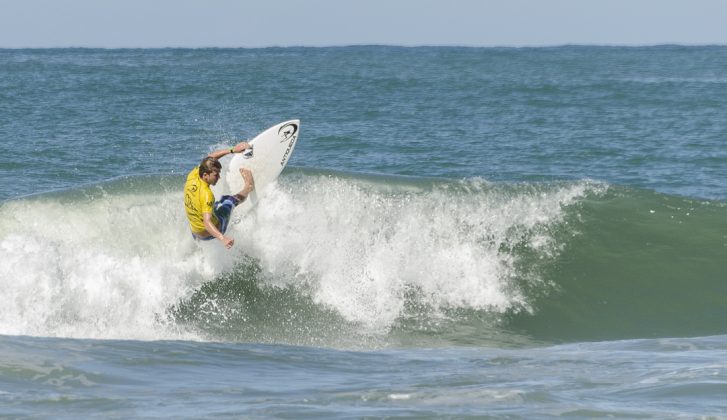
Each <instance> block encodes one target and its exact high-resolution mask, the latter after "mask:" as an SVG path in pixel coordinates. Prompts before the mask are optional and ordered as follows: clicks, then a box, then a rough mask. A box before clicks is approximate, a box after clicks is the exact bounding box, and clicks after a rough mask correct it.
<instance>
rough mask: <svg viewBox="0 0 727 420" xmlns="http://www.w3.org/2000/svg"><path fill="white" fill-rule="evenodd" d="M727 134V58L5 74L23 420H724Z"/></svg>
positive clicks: (68, 64)
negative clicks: (224, 186) (195, 199)
mask: <svg viewBox="0 0 727 420" xmlns="http://www.w3.org/2000/svg"><path fill="white" fill-rule="evenodd" d="M726 112H727V47H721V46H703V47H700V46H689V47H687V46H671V45H665V46H652V47H605V46H603V47H595V46H593V47H592V46H562V47H552V48H458V47H416V48H404V47H387V46H351V47H330V48H264V49H138V50H135V49H120V50H103V49H5V50H0V173H1V174H2V180H3V182H2V183H0V214H2V218H0V250H1V253H0V255H2V257H1V259H2V262H1V263H0V417H3V418H6V417H8V418H16V417H20V418H22V417H52V418H85V417H112V418H119V417H120V418H128V417H131V418H270V417H275V418H280V417H282V418H301V417H303V418H306V417H307V418H380V417H413V418H442V417H445V418H466V417H477V418H483V417H484V418H487V417H508V418H549V417H561V416H564V417H575V418H593V417H625V418H684V417H686V418H695V417H725V416H727V402H725V398H724V395H725V393H727V323H725V320H726V319H727V278H726V275H727V148H725V145H726V144H727V118H726V117H725V116H726V115H727V113H726ZM293 118H299V119H300V120H301V128H300V137H299V139H298V143H297V146H296V149H295V152H294V154H293V156H292V158H291V159H290V161H289V165H288V166H287V167H286V169H285V170H284V171H283V173H282V175H281V177H280V178H279V179H278V182H277V183H275V184H274V185H272V186H271V187H270V188H269V189H268V190H267V191H266V195H265V197H264V198H263V199H262V200H261V201H260V202H259V203H258V204H257V206H255V207H254V208H253V209H252V210H250V211H249V212H247V213H236V214H235V216H234V218H233V222H232V225H231V228H230V231H229V233H230V236H232V237H234V238H235V246H234V247H233V248H232V249H231V250H226V249H224V248H223V247H222V246H221V245H220V244H219V243H196V242H195V241H194V240H193V239H192V237H191V235H190V234H189V229H188V226H187V222H186V218H185V214H184V207H183V201H182V186H183V184H184V179H185V176H186V174H187V173H188V172H189V171H190V170H191V169H192V168H193V167H194V166H195V165H197V164H198V162H199V161H200V160H201V158H202V157H204V156H205V155H206V153H208V152H210V151H212V150H214V149H216V148H220V147H230V146H231V145H234V144H236V143H237V142H239V141H242V140H245V139H249V138H252V137H254V136H255V135H256V134H257V133H259V132H261V131H263V130H264V129H266V128H267V127H269V126H272V125H274V124H277V123H279V122H281V121H285V120H288V119H293ZM226 162H227V161H226V160H225V159H223V165H224V164H225V163H226Z"/></svg>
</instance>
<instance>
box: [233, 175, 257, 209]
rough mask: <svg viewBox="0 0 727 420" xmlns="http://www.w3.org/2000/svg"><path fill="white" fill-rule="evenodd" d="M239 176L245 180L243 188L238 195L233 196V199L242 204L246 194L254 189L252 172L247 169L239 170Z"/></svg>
mask: <svg viewBox="0 0 727 420" xmlns="http://www.w3.org/2000/svg"><path fill="white" fill-rule="evenodd" d="M240 175H242V179H244V180H245V186H244V187H243V188H242V190H241V191H240V192H239V193H237V194H235V197H236V198H237V199H238V200H239V203H242V202H243V201H245V199H246V198H247V196H248V194H250V192H251V191H252V190H253V189H255V180H254V179H253V177H252V171H251V170H250V169H248V168H240ZM239 203H238V204H239Z"/></svg>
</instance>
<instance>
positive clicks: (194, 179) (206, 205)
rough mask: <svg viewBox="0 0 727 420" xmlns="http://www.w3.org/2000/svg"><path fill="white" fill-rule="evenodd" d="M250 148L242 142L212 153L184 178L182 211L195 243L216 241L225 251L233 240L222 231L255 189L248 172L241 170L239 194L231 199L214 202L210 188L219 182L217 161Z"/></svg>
mask: <svg viewBox="0 0 727 420" xmlns="http://www.w3.org/2000/svg"><path fill="white" fill-rule="evenodd" d="M251 148H252V146H251V145H250V143H248V142H245V141H243V142H241V143H238V144H237V145H235V146H233V147H231V148H229V149H222V150H216V151H214V152H212V153H210V154H209V155H207V157H205V158H204V159H202V162H200V164H199V166H197V167H195V168H194V169H192V171H190V172H189V174H188V175H187V182H186V183H185V184H184V208H185V210H186V212H187V219H189V227H190V228H191V229H192V236H194V238H195V239H201V240H203V241H207V240H211V239H219V240H220V241H222V243H223V244H224V245H225V248H228V249H229V248H231V247H232V245H234V243H235V240H234V239H232V238H230V237H229V236H225V231H226V230H227V225H228V224H229V222H230V216H231V214H232V209H234V208H235V207H237V205H238V204H240V203H242V202H243V201H245V199H246V198H247V196H248V194H250V192H251V191H252V190H253V189H254V188H255V182H254V180H253V178H252V172H251V171H250V170H249V169H247V168H241V169H240V175H242V178H243V179H244V180H245V186H244V187H243V189H242V191H240V192H239V193H237V194H235V195H223V196H222V197H221V198H220V199H219V201H215V195H214V194H213V193H212V189H210V185H215V184H217V181H219V179H220V170H221V169H222V165H221V164H220V161H219V159H220V158H221V157H223V156H226V155H229V154H231V153H242V152H244V151H245V150H248V149H251Z"/></svg>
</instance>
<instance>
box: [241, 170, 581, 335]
mask: <svg viewBox="0 0 727 420" xmlns="http://www.w3.org/2000/svg"><path fill="white" fill-rule="evenodd" d="M485 186H486V184H484V183H482V182H477V181H473V182H472V183H470V185H462V186H458V188H457V189H456V191H451V188H447V187H441V188H437V189H434V190H430V191H424V190H421V191H404V190H403V189H399V190H398V191H397V192H391V191H389V188H388V187H387V186H377V185H375V184H367V183H364V182H360V181H351V180H342V179H336V178H329V177H316V178H311V177H307V178H301V179H300V181H299V182H296V183H294V184H290V185H287V186H286V187H285V188H276V189H273V190H272V191H270V192H269V194H268V196H266V198H265V200H262V201H261V202H260V204H259V205H258V207H257V208H256V210H255V211H254V212H253V213H252V214H251V216H252V217H245V218H243V219H242V221H241V223H240V224H238V225H236V226H235V227H234V229H236V230H238V231H239V232H240V233H241V234H242V235H238V236H241V238H240V239H238V240H239V241H240V243H241V244H242V245H243V246H244V248H245V249H246V250H248V252H250V253H251V254H253V255H254V256H256V257H257V258H259V259H260V261H261V262H262V265H263V268H264V269H265V270H267V271H268V272H269V273H272V274H274V275H275V276H274V277H276V278H280V279H286V281H289V282H307V283H308V285H309V286H310V289H311V290H312V291H313V293H314V298H315V300H316V302H318V303H320V304H323V305H327V306H328V307H331V308H333V309H335V310H336V311H338V312H339V313H340V314H342V315H343V316H344V317H345V318H346V319H348V320H350V321H353V322H357V323H360V324H361V325H362V326H363V327H364V328H366V329H368V330H371V331H386V330H387V329H388V328H389V327H391V326H392V325H393V324H394V322H395V321H396V319H397V318H398V317H400V316H401V315H402V313H403V311H404V308H405V304H406V295H407V292H408V291H411V290H416V291H418V293H419V295H420V299H422V302H421V303H422V304H426V305H431V306H433V307H435V308H452V307H455V308H458V307H466V308H475V309H484V310H490V311H497V312H502V311H506V310H508V309H511V308H513V307H516V306H518V307H526V306H527V302H526V301H525V300H524V299H523V297H522V296H521V295H520V293H519V292H518V290H517V289H516V288H513V285H512V281H511V280H512V278H513V276H515V275H516V274H517V273H516V272H515V266H514V263H515V261H514V258H515V257H514V256H513V254H512V253H509V252H503V251H502V249H501V247H502V246H503V245H507V246H514V245H516V244H518V243H521V242H524V243H525V246H528V247H530V248H531V249H533V250H534V251H535V252H537V253H539V255H541V256H544V257H547V256H552V255H553V254H555V253H557V249H558V245H557V244H554V243H553V241H552V239H551V238H550V236H549V235H548V230H547V228H548V226H549V225H552V224H553V223H558V222H560V221H561V220H562V218H563V216H564V214H565V212H564V209H563V207H564V206H567V205H569V204H571V203H573V202H574V201H575V200H577V199H578V198H579V197H582V196H583V195H584V194H585V192H586V190H587V189H588V184H587V183H581V184H576V185H569V186H563V187H560V188H556V187H553V188H550V189H549V190H548V191H545V192H538V191H535V190H533V191H521V192H519V193H507V192H504V191H502V190H500V191H499V192H498V190H495V189H492V188H484V187H485Z"/></svg>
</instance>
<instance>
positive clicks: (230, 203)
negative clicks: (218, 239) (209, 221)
mask: <svg viewBox="0 0 727 420" xmlns="http://www.w3.org/2000/svg"><path fill="white" fill-rule="evenodd" d="M238 204H240V200H239V199H238V198H237V197H236V196H234V195H223V196H222V198H220V199H219V201H217V202H216V203H215V209H214V212H215V217H217V220H219V222H220V225H219V226H218V228H219V229H220V232H222V233H223V234H224V233H225V232H226V231H227V226H228V225H229V223H230V216H231V215H232V209H234V208H235V207H237V205H238Z"/></svg>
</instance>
